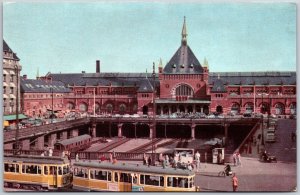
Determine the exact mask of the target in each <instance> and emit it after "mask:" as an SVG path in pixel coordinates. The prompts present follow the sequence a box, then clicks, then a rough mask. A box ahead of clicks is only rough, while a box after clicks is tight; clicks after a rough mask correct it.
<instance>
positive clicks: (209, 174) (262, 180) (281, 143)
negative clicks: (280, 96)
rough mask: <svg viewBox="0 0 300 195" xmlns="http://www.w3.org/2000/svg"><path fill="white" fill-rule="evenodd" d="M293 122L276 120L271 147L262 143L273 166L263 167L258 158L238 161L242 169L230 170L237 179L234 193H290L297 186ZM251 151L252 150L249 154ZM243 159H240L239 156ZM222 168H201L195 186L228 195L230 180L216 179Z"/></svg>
mask: <svg viewBox="0 0 300 195" xmlns="http://www.w3.org/2000/svg"><path fill="white" fill-rule="evenodd" d="M295 130H296V120H279V121H278V127H277V130H276V135H277V139H276V142H275V143H266V145H265V147H266V150H267V151H268V152H269V153H270V154H272V155H275V156H276V157H277V160H278V162H277V163H264V162H260V161H259V160H258V157H242V167H233V172H235V173H236V174H237V177H238V179H239V187H238V191H247V192H257V191H278V192H283V191H293V190H294V189H295V186H296V185H297V180H296V178H297V175H296V174H297V164H296V142H292V141H291V132H292V131H295ZM253 151H255V150H253ZM242 156H243V155H242ZM223 168H224V166H223V165H213V164H207V165H206V167H205V164H202V167H201V170H200V174H199V175H198V176H197V177H196V185H199V186H200V188H201V190H202V191H232V186H231V177H225V178H223V177H218V176H217V175H218V172H219V171H221V170H222V169H223Z"/></svg>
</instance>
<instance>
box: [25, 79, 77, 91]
mask: <svg viewBox="0 0 300 195" xmlns="http://www.w3.org/2000/svg"><path fill="white" fill-rule="evenodd" d="M20 84H21V92H22V93H24V92H26V93H50V92H51V91H50V90H51V87H52V88H53V93H68V92H71V90H70V89H69V88H67V87H66V86H65V85H64V83H62V82H60V81H52V82H46V81H43V80H34V79H21V83H20Z"/></svg>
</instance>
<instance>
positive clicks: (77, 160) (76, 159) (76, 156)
mask: <svg viewBox="0 0 300 195" xmlns="http://www.w3.org/2000/svg"><path fill="white" fill-rule="evenodd" d="M75 161H76V162H79V155H78V153H76V155H75Z"/></svg>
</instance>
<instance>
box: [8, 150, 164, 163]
mask: <svg viewBox="0 0 300 195" xmlns="http://www.w3.org/2000/svg"><path fill="white" fill-rule="evenodd" d="M13 152H14V150H4V154H13ZM19 152H20V154H23V155H37V156H40V155H41V154H42V153H43V152H44V150H20V151H19ZM76 154H78V157H79V159H80V160H100V158H101V157H102V156H104V157H105V158H106V159H109V154H113V153H112V152H77V153H75V152H71V156H70V157H71V159H75V157H76ZM144 154H146V155H147V156H150V155H151V154H152V153H128V152H115V153H114V155H115V157H116V159H117V160H138V161H142V160H143V158H144ZM154 154H155V155H156V159H158V156H159V153H154ZM61 155H62V152H61V151H53V154H52V156H61Z"/></svg>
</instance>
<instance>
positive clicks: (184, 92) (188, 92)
mask: <svg viewBox="0 0 300 195" xmlns="http://www.w3.org/2000/svg"><path fill="white" fill-rule="evenodd" d="M193 94H194V91H193V89H192V88H191V87H190V86H189V85H187V84H180V85H179V86H178V87H177V88H176V90H175V95H176V96H189V97H193Z"/></svg>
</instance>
